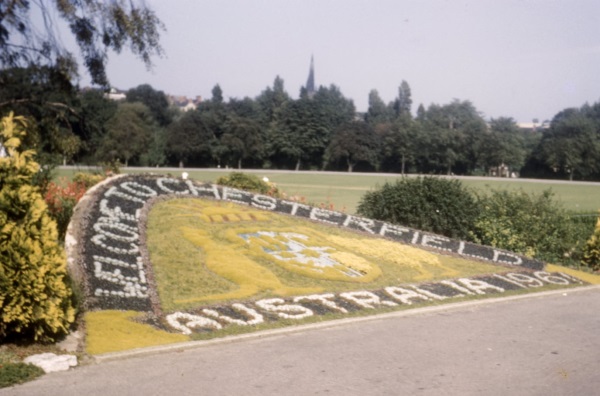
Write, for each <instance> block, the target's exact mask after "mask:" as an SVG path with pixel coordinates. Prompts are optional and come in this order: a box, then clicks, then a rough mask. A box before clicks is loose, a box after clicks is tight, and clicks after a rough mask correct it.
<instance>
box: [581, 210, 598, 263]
mask: <svg viewBox="0 0 600 396" xmlns="http://www.w3.org/2000/svg"><path fill="white" fill-rule="evenodd" d="M581 263H582V264H583V265H585V266H586V267H588V268H590V269H592V270H593V271H598V270H600V218H598V221H597V223H596V228H595V229H594V233H593V234H592V236H591V237H590V239H589V240H588V241H587V243H586V245H585V247H584V249H583V258H582V259H581Z"/></svg>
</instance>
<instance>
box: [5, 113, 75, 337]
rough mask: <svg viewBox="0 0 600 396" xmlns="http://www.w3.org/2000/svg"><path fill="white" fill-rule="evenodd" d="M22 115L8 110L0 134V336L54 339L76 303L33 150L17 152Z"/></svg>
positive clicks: (69, 319)
mask: <svg viewBox="0 0 600 396" xmlns="http://www.w3.org/2000/svg"><path fill="white" fill-rule="evenodd" d="M25 126H26V124H25V121H24V119H23V118H21V117H13V115H12V114H11V115H9V116H7V117H5V118H3V119H2V123H1V125H0V134H1V137H2V140H3V145H4V147H5V148H6V151H7V153H8V157H5V158H0V342H1V341H3V340H4V339H5V338H7V337H11V336H14V337H20V338H28V339H33V340H36V341H53V340H55V339H56V337H57V336H58V335H61V334H64V333H66V332H67V331H68V328H69V326H70V324H71V323H73V321H74V316H75V309H74V308H73V306H72V303H71V290H70V289H69V288H68V286H67V285H66V283H65V280H66V278H67V272H66V259H65V256H64V252H63V251H62V249H61V247H60V245H59V244H58V243H57V232H56V224H55V223H54V221H52V219H51V218H50V216H49V215H48V212H47V206H46V204H45V202H44V200H43V199H42V196H41V194H40V193H39V191H38V189H37V187H34V186H32V185H31V183H32V177H33V175H34V174H35V173H36V172H37V171H38V168H39V166H38V164H37V163H36V162H35V161H34V160H33V158H32V157H33V155H34V152H33V151H31V150H27V151H24V152H22V153H21V152H19V151H18V150H17V148H18V147H19V146H20V144H21V140H20V139H21V137H22V136H23V135H24V134H25V131H24V130H25Z"/></svg>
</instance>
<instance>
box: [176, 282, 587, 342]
mask: <svg viewBox="0 0 600 396" xmlns="http://www.w3.org/2000/svg"><path fill="white" fill-rule="evenodd" d="M517 275H518V276H517ZM481 278H482V277H480V278H460V279H457V280H456V281H450V280H444V281H441V282H437V283H431V284H427V285H421V286H416V285H410V286H405V287H400V286H392V287H386V288H384V289H383V290H381V291H379V292H377V293H379V295H378V294H377V293H376V292H372V291H366V290H359V291H352V292H343V293H339V294H334V293H326V294H314V295H306V296H297V297H293V298H292V299H291V301H290V300H289V299H288V300H286V299H284V298H270V299H262V300H259V301H256V302H255V303H254V305H255V306H256V310H255V309H252V308H250V307H248V306H246V305H243V304H239V303H238V304H232V305H231V306H230V307H229V308H230V309H231V310H233V311H236V312H239V313H242V314H243V315H244V316H245V317H247V318H250V320H242V319H237V318H232V317H230V316H227V315H225V314H223V313H221V312H219V311H217V310H216V309H209V308H205V309H203V310H202V313H203V314H204V315H206V317H205V316H198V315H191V314H185V313H181V312H176V313H174V314H170V315H168V316H167V323H169V325H170V327H171V328H172V329H173V330H176V331H180V332H182V333H183V334H190V333H191V332H192V329H195V328H202V329H220V328H222V327H223V326H225V325H241V326H247V325H250V324H257V323H262V321H263V316H262V315H261V313H260V311H262V312H264V313H266V314H276V315H275V320H276V319H277V318H282V319H294V320H300V319H303V318H307V317H310V316H313V315H315V314H316V313H315V311H314V310H312V309H310V308H309V307H307V306H305V305H307V304H308V305H310V306H312V307H314V306H315V305H316V306H322V307H326V308H328V309H329V310H330V311H333V312H339V313H344V314H346V313H349V312H348V310H347V309H345V308H344V307H342V306H340V304H342V305H343V304H344V303H346V304H351V305H352V306H354V307H356V308H357V309H359V310H360V309H377V308H382V307H386V306H387V307H394V306H397V305H398V304H404V305H413V304H415V303H418V302H430V301H431V300H443V299H447V298H460V297H464V296H465V295H476V294H481V295H483V294H487V293H504V292H505V291H506V288H504V287H500V286H497V285H494V284H492V283H490V282H491V281H492V280H493V279H498V280H500V281H501V282H504V283H502V284H503V285H507V286H506V287H509V285H511V284H515V282H516V283H518V285H516V284H515V285H516V286H519V287H523V288H535V287H538V283H537V282H543V283H544V284H558V285H568V284H571V282H573V283H580V282H581V281H580V280H578V279H577V278H573V277H570V276H568V275H565V274H562V273H548V272H544V271H538V272H535V273H534V274H533V276H532V275H529V274H524V273H508V274H504V275H500V274H494V275H489V276H487V277H483V278H486V280H489V282H488V281H486V280H484V279H481ZM515 279H518V282H517V281H515ZM427 289H432V290H435V291H436V292H435V293H434V292H433V291H431V290H427ZM444 290H446V291H444ZM451 290H454V292H451ZM456 291H459V292H460V293H456ZM380 296H387V297H389V299H390V300H386V299H384V298H382V297H380ZM391 300H393V301H391ZM347 306H348V305H347ZM219 309H220V310H222V309H223V308H219ZM177 314H181V315H188V316H177ZM173 315H176V316H173ZM208 317H210V318H211V319H209V318H208ZM271 318H272V315H271ZM182 319H185V320H186V322H185V323H182ZM211 320H212V321H214V322H211ZM188 322H189V323H188ZM190 323H191V324H190ZM215 323H217V324H218V325H219V326H221V327H218V326H216V325H215Z"/></svg>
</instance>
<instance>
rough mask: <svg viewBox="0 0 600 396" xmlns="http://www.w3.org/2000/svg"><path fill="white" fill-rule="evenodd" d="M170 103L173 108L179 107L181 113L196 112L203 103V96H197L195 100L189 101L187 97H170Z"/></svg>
mask: <svg viewBox="0 0 600 396" xmlns="http://www.w3.org/2000/svg"><path fill="white" fill-rule="evenodd" d="M168 99H169V103H170V104H171V105H172V106H175V107H178V108H179V109H180V110H181V111H184V112H185V111H190V110H195V109H196V108H197V107H198V105H199V104H200V103H201V102H202V96H199V95H198V96H196V97H195V98H194V99H189V98H188V97H187V96H173V95H169V96H168Z"/></svg>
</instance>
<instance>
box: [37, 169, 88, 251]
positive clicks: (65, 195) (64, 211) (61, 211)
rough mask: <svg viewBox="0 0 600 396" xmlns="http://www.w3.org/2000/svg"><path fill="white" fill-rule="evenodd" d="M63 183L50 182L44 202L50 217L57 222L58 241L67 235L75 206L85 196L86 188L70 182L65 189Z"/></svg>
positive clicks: (81, 184) (80, 184)
mask: <svg viewBox="0 0 600 396" xmlns="http://www.w3.org/2000/svg"><path fill="white" fill-rule="evenodd" d="M65 183H66V182H65V181H62V183H54V182H50V184H48V187H47V188H46V194H45V195H44V201H46V204H47V205H48V212H49V214H50V216H52V218H53V219H54V221H56V227H57V230H58V239H59V240H61V241H62V240H64V239H65V234H66V233H67V227H68V226H69V221H71V217H72V216H73V209H75V205H77V202H79V200H80V199H81V197H82V196H83V194H85V191H86V187H85V185H84V184H83V183H79V182H69V183H66V185H65V186H64V187H63V186H61V184H63V185H64V184H65Z"/></svg>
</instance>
